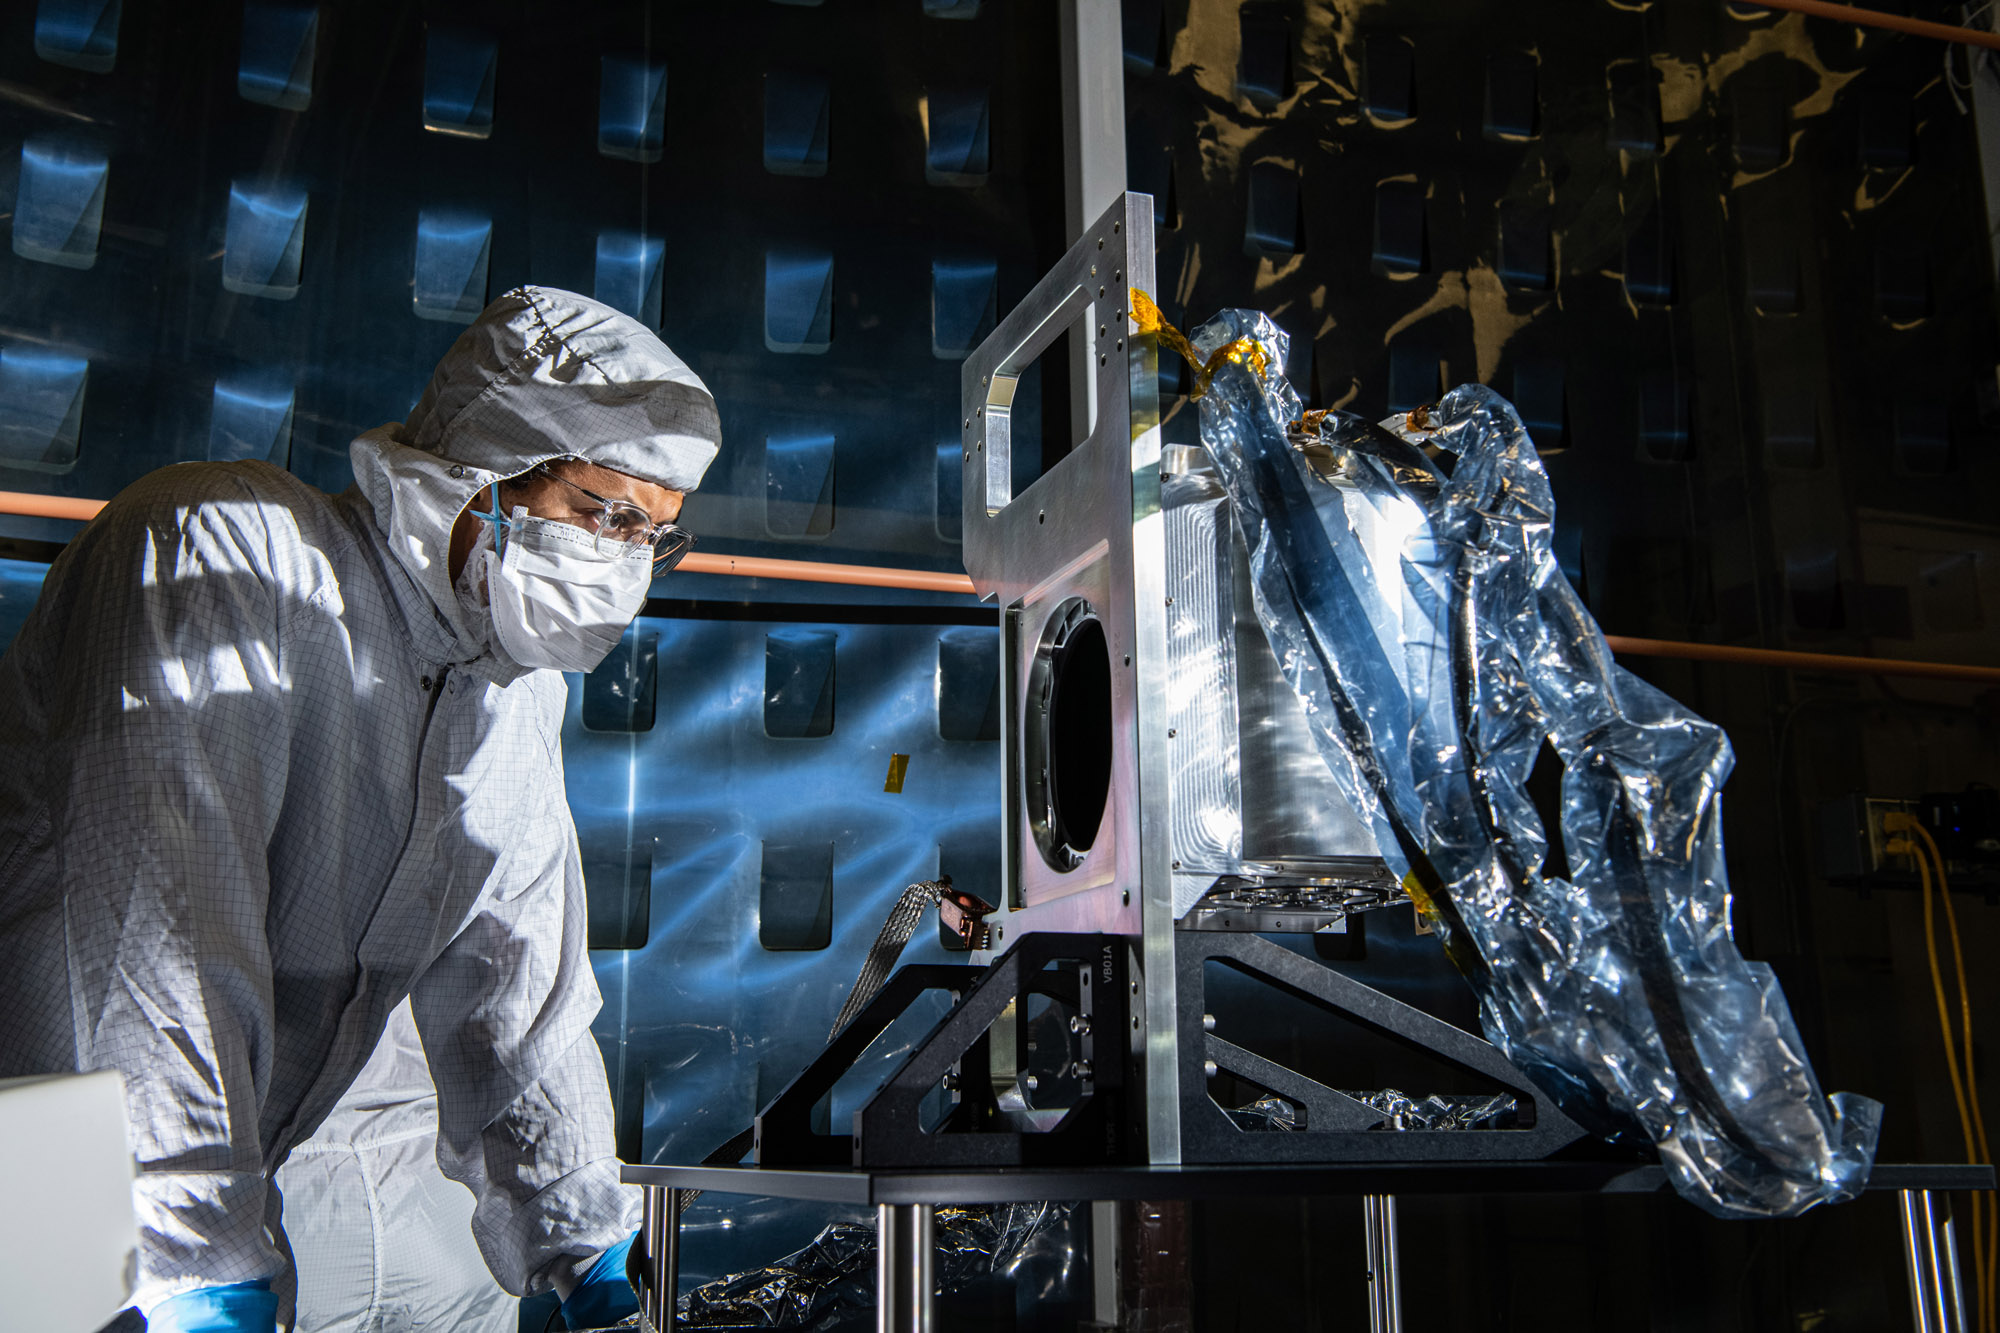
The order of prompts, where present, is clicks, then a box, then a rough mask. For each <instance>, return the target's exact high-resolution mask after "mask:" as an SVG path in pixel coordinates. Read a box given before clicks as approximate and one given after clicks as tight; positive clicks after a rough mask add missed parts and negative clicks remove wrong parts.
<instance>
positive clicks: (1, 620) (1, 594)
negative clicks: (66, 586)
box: [0, 559, 49, 653]
mask: <svg viewBox="0 0 2000 1333" xmlns="http://www.w3.org/2000/svg"><path fill="white" fill-rule="evenodd" d="M48 572H49V567H48V566H47V565H44V564H42V563H40V562H39V561H34V560H6V559H0V653H5V652H6V651H7V645H8V644H10V643H12V642H14V636H15V635H16V634H18V633H19V632H20V629H21V622H22V621H24V620H26V619H27V618H28V612H30V611H32V610H34V609H35V599H36V598H37V597H40V596H41V595H42V580H43V579H44V578H46V577H47V576H48Z"/></svg>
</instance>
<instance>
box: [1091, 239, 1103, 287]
mask: <svg viewBox="0 0 2000 1333" xmlns="http://www.w3.org/2000/svg"><path fill="white" fill-rule="evenodd" d="M1098 244H1099V245H1102V244H1104V242H1103V241H1099V242H1098ZM1090 276H1091V277H1093V278H1094V277H1096V276H1097V265H1095V264H1092V265H1091V266H1090Z"/></svg>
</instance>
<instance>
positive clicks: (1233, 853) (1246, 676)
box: [1160, 446, 1403, 929]
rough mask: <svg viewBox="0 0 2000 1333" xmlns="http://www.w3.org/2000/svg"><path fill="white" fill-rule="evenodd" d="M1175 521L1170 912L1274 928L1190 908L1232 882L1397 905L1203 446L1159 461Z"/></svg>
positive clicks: (1169, 549)
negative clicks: (1287, 658) (1310, 719)
mask: <svg viewBox="0 0 2000 1333" xmlns="http://www.w3.org/2000/svg"><path fill="white" fill-rule="evenodd" d="M1161 472H1162V477H1161V483H1160V505H1161V511H1162V516H1163V520H1164V524H1165V530H1166V563H1167V590H1168V593H1169V595H1170V597H1171V605H1169V607H1168V608H1167V653H1168V659H1169V662H1170V671H1169V679H1170V684H1169V687H1168V689H1169V695H1168V704H1167V706H1168V712H1169V729H1170V732H1171V733H1172V734H1171V740H1172V744H1171V745H1170V747H1169V764H1170V766H1171V769H1172V782H1173V789H1172V794H1171V797H1170V803H1171V811H1170V818H1169V823H1170V826H1171V828H1172V834H1173V857H1172V859H1173V872H1174V911H1175V915H1176V916H1178V917H1181V918H1182V919H1183V924H1184V925H1186V924H1194V925H1197V926H1198V927H1199V928H1205V929H1232V928H1233V929H1265V928H1268V927H1262V926H1256V925H1244V924H1240V923H1239V920H1238V918H1237V917H1235V916H1230V915H1222V916H1216V915H1214V914H1212V913H1210V914H1205V915H1204V917H1203V918H1202V919H1200V920H1199V921H1197V922H1195V923H1189V922H1187V921H1186V917H1187V916H1188V914H1189V911H1190V909H1191V908H1192V907H1193V906H1194V904H1195V903H1197V902H1198V901H1200V900H1201V899H1202V898H1203V896H1204V895H1205V894H1207V893H1209V892H1210V891H1211V890H1212V889H1215V888H1216V887H1217V886H1218V885H1220V884H1222V883H1224V882H1225V881H1246V882H1248V883H1249V884H1251V885H1261V886H1273V887H1275V886H1283V885H1307V884H1319V885H1322V886H1351V887H1354V888H1356V889H1357V890H1361V892H1360V893H1358V894H1357V895H1356V896H1355V897H1353V898H1352V899H1351V900H1339V899H1333V898H1329V899H1328V900H1327V901H1326V902H1324V903H1323V904H1322V906H1321V909H1320V910H1321V912H1322V914H1323V916H1322V920H1321V921H1320V922H1318V923H1315V924H1314V925H1312V926H1306V927H1299V926H1297V925H1296V924H1295V925H1293V926H1291V927H1287V928H1289V929H1298V928H1304V929H1316V928H1317V927H1318V925H1320V924H1325V919H1326V918H1327V917H1329V916H1331V917H1337V916H1340V915H1344V914H1345V913H1346V912H1348V911H1361V910H1365V909H1367V908H1369V907H1375V906H1380V905H1383V904H1384V903H1387V902H1390V901H1401V899H1402V897H1403V895H1402V893H1401V891H1400V888H1399V886H1398V885H1397V884H1396V882H1395V880H1394V879H1393V878H1392V877H1391V876H1390V875H1389V873H1388V870H1387V867H1386V866H1384V865H1383V864H1382V861H1381V859H1380V856H1379V854H1378V851H1377V849H1376V846H1375V839H1374V836H1373V835H1372V834H1371V833H1370V832H1369V830H1368V829H1367V827H1366V826H1365V825H1363V824H1362V822H1361V820H1360V819H1359V817H1357V816H1356V815H1355V813H1354V811H1353V809H1352V807H1351V806H1350V805H1349V804H1348V802H1347V798H1346V797H1345V796H1343V795H1342V794H1341V792H1340V790H1339V788H1338V787H1337V786H1335V784H1334V781H1333V777H1332V775H1331V774H1330V773H1328V772H1327V768H1326V763H1325V761H1324V760H1322V759H1321V758H1320V756H1319V752H1318V750H1317V749H1316V748H1314V745H1313V739H1312V733H1311V731H1310V730H1309V729H1308V728H1307V726H1306V719H1305V712H1304V709H1303V707H1302V705H1301V704H1300V703H1299V700H1298V696H1297V694H1296V693H1294V692H1293V690H1292V688H1291V687H1290V686H1289V685H1287V684H1286V683H1285V681H1284V679H1283V677H1282V676H1281V675H1280V674H1279V670H1278V663H1277V659H1276V658H1275V657H1274V656H1273V655H1272V652H1271V646H1270V642H1269V640H1268V639H1266V638H1265V635H1264V630H1263V627H1262V626H1261V625H1260V624H1259V623H1258V621H1257V615H1256V608H1255V604H1254V602H1253V600H1252V591H1251V584H1250V570H1249V558H1248V552H1247V551H1246V550H1245V548H1244V545H1243V537H1242V533H1241V532H1240V530H1239V529H1238V528H1237V526H1236V523H1235V520H1234V518H1233V517H1232V516H1231V508H1230V504H1229V500H1228V498H1227V497H1226V496H1225V495H1224V493H1223V490H1222V486H1221V483H1220V481H1219V480H1218V478H1217V477H1216V474H1215V469H1214V467H1213V465H1212V464H1211V463H1209V461H1208V458H1207V455H1206V454H1205V453H1204V452H1203V451H1201V450H1199V449H1193V448H1189V447H1186V446H1179V447H1176V449H1175V450H1174V452H1173V456H1172V457H1171V458H1169V459H1167V460H1166V461H1165V462H1164V463H1163V464H1162V467H1161Z"/></svg>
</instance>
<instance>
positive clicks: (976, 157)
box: [924, 88, 993, 185]
mask: <svg viewBox="0 0 2000 1333" xmlns="http://www.w3.org/2000/svg"><path fill="white" fill-rule="evenodd" d="M991 101H992V95H991V93H989V92H988V90H986V89H985V88H933V89H931V90H930V92H929V93H928V94H927V95H926V97H925V100H924V107H925V112H924V131H925V136H926V138H925V149H924V179H925V180H927V181H929V182H930V183H931V184H933V185H979V184H982V183H983V182H984V181H985V179H986V176H987V173H988V172H990V171H991V170H992V164H993V152H992V133H991V129H990V126H989V121H990V119H991V113H990V106H991Z"/></svg>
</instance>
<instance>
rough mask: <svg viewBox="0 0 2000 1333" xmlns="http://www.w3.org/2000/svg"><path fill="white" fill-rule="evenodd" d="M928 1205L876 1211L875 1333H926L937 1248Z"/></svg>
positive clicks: (885, 1206) (903, 1205)
mask: <svg viewBox="0 0 2000 1333" xmlns="http://www.w3.org/2000/svg"><path fill="white" fill-rule="evenodd" d="M933 1218H934V1211H933V1209H932V1207H931V1205H929V1204H927V1203H898V1204H889V1203H885V1204H882V1205H880V1206H878V1207H877V1208H876V1209H875V1328H876V1333H931V1330H932V1328H933V1327H934V1323H933V1319H932V1310H931V1304H932V1299H931V1298H932V1278H931V1260H932V1255H933V1251H934V1250H935V1248H936V1243H937V1242H936V1237H935V1235H934V1234H933V1227H932V1222H933Z"/></svg>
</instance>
